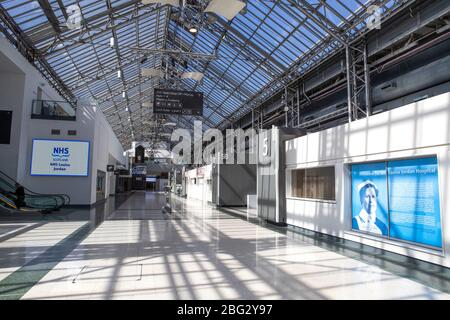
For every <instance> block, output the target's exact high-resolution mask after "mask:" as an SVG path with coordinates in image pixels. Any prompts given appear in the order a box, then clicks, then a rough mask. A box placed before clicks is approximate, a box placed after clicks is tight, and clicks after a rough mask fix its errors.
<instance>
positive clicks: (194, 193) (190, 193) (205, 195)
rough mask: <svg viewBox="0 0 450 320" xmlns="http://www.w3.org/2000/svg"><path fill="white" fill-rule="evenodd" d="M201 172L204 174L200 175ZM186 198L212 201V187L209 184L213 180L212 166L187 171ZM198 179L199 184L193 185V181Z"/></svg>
mask: <svg viewBox="0 0 450 320" xmlns="http://www.w3.org/2000/svg"><path fill="white" fill-rule="evenodd" d="M199 170H200V171H201V172H202V173H201V174H199ZM185 174H186V177H187V178H188V179H187V182H186V198H188V199H195V200H200V201H204V202H207V201H210V202H211V201H212V185H211V184H207V180H208V179H209V180H211V178H212V177H211V174H212V165H207V166H204V167H201V168H197V169H193V170H189V171H186V173H185ZM193 178H196V179H197V183H196V184H193V183H192V179H193ZM211 182H212V181H211Z"/></svg>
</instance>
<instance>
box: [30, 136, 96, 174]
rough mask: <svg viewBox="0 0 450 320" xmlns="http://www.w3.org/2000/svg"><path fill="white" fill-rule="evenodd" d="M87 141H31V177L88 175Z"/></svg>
mask: <svg viewBox="0 0 450 320" xmlns="http://www.w3.org/2000/svg"><path fill="white" fill-rule="evenodd" d="M89 145H90V143H89V141H71V140H40V139H34V140H33V149H32V153H31V169H30V174H31V175H32V176H78V177H87V176H88V175H89Z"/></svg>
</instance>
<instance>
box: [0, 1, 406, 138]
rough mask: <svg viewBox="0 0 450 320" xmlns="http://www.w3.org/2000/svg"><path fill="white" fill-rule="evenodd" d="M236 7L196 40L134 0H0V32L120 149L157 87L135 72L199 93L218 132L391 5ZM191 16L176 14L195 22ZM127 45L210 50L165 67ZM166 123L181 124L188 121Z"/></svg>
mask: <svg viewBox="0 0 450 320" xmlns="http://www.w3.org/2000/svg"><path fill="white" fill-rule="evenodd" d="M190 2H196V1H195V0H191V1H190ZM203 2H204V1H203ZM246 3H247V7H246V9H245V11H244V12H241V14H239V15H237V16H236V17H235V18H234V19H233V20H232V21H227V20H226V19H224V18H222V17H219V16H213V15H208V16H207V18H208V19H205V20H204V21H206V22H205V23H204V25H203V26H202V27H201V28H200V32H199V33H198V34H197V35H196V36H193V35H192V34H190V33H189V32H188V31H187V30H186V29H185V28H183V27H182V26H181V24H180V22H177V20H176V19H174V18H173V17H172V15H173V14H174V13H177V10H178V9H176V8H172V7H170V6H159V5H158V4H150V5H144V4H142V3H141V1H138V0H105V1H98V0H77V1H73V0H33V1H31V0H5V1H1V2H0V10H1V26H2V30H3V32H4V33H5V34H7V36H8V37H9V38H10V39H14V40H16V41H18V42H21V43H23V44H25V45H26V47H27V48H29V51H31V52H32V59H34V62H35V64H36V66H37V67H38V68H39V69H40V70H41V71H42V72H43V74H44V75H46V76H47V78H48V79H50V80H51V82H52V83H53V84H54V85H55V86H57V87H59V89H60V91H61V92H62V93H64V94H65V96H66V97H69V96H72V97H75V98H77V99H81V98H82V99H93V100H95V101H96V102H97V103H98V104H99V105H100V107H101V109H102V110H103V112H104V113H105V115H106V117H107V118H108V120H109V121H110V123H111V125H112V127H113V128H114V130H115V132H116V133H117V135H118V136H119V139H120V140H121V141H122V143H123V144H124V146H125V147H129V145H130V143H131V141H132V137H131V132H133V133H134V135H135V137H136V136H139V134H144V133H147V132H148V130H149V127H148V125H146V123H148V121H149V120H150V119H151V117H152V115H151V109H149V107H148V106H147V105H148V104H147V103H148V102H150V101H152V95H153V89H154V88H155V87H158V86H161V85H162V80H161V79H160V78H155V77H153V78H148V77H143V76H142V75H141V70H142V68H156V69H160V70H162V71H163V72H166V71H168V72H169V74H170V76H168V77H171V78H172V82H171V84H170V85H171V86H174V87H177V88H184V89H189V90H198V91H202V92H203V93H204V95H205V110H204V117H203V118H202V119H200V118H199V119H200V120H203V122H204V124H205V129H206V128H208V127H218V128H221V129H223V128H225V127H227V126H228V125H229V124H230V123H231V122H232V121H233V120H235V119H238V118H239V117H240V116H241V115H243V114H245V113H246V112H248V111H249V110H250V109H251V108H252V107H254V106H255V104H256V103H258V102H259V101H261V100H262V99H263V98H265V97H268V96H270V94H273V93H274V92H275V91H277V90H279V89H281V88H283V86H284V85H285V83H286V81H288V80H289V79H291V78H290V77H292V76H293V75H294V76H296V75H297V76H298V75H299V74H302V73H304V72H306V71H307V70H308V69H309V68H311V67H312V66H313V65H315V64H316V63H318V62H320V61H321V60H322V59H324V58H326V57H327V56H329V55H330V54H332V53H333V52H335V50H338V49H340V48H341V47H342V45H343V43H345V42H346V41H349V40H351V39H354V38H355V37H357V36H359V35H360V34H361V33H362V32H364V31H365V28H366V24H365V19H366V18H367V15H368V13H367V11H368V10H367V9H368V7H369V6H370V5H372V4H376V5H378V6H379V7H380V8H381V11H382V13H383V14H384V15H385V16H386V15H388V14H390V13H391V12H392V11H393V10H394V9H395V8H396V7H397V6H398V5H399V3H400V1H383V0H369V1H365V2H362V1H359V0H304V1H302V0H279V1H277V0H255V1H246ZM71 5H76V6H78V7H79V8H80V11H81V18H82V21H83V24H82V28H81V29H78V30H71V29H68V28H67V27H66V25H65V22H66V20H67V18H68V16H67V13H66V10H67V8H68V7H69V6H71ZM194 10H195V9H193V8H187V10H186V11H187V14H191V15H193V16H195V14H196V12H195V11H194ZM210 16H211V17H212V18H213V19H209V18H210ZM111 38H114V41H115V43H114V44H115V45H114V46H113V47H110V39H111ZM135 47H139V48H151V49H154V50H160V49H173V50H184V51H192V52H198V53H204V54H207V55H213V54H216V55H217V56H218V57H219V58H218V59H216V60H213V61H207V60H199V59H175V60H173V61H172V60H169V59H167V57H166V56H165V55H163V54H161V53H152V54H149V53H147V54H144V52H143V51H137V50H134V49H133V48H135ZM28 58H29V59H30V57H28ZM118 71H120V72H121V73H120V77H118ZM184 71H197V72H202V73H204V78H203V80H202V81H201V82H195V81H193V80H191V79H183V80H181V79H179V74H180V73H182V72H184ZM167 85H169V84H167ZM123 92H125V93H126V94H125V97H124V96H123ZM170 120H171V121H176V122H178V123H179V126H181V127H190V126H192V124H191V123H192V121H193V117H171V119H170Z"/></svg>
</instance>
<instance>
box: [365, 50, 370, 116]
mask: <svg viewBox="0 0 450 320" xmlns="http://www.w3.org/2000/svg"><path fill="white" fill-rule="evenodd" d="M363 56H364V81H365V86H366V88H365V91H366V116H367V118H368V117H370V116H371V115H372V94H371V88H370V70H369V63H368V61H367V45H364V51H363Z"/></svg>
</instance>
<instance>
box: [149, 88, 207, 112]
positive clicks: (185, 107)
mask: <svg viewBox="0 0 450 320" xmlns="http://www.w3.org/2000/svg"><path fill="white" fill-rule="evenodd" d="M153 113H160V114H177V115H189V116H203V93H202V92H195V91H180V90H172V89H155V91H154V95H153Z"/></svg>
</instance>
